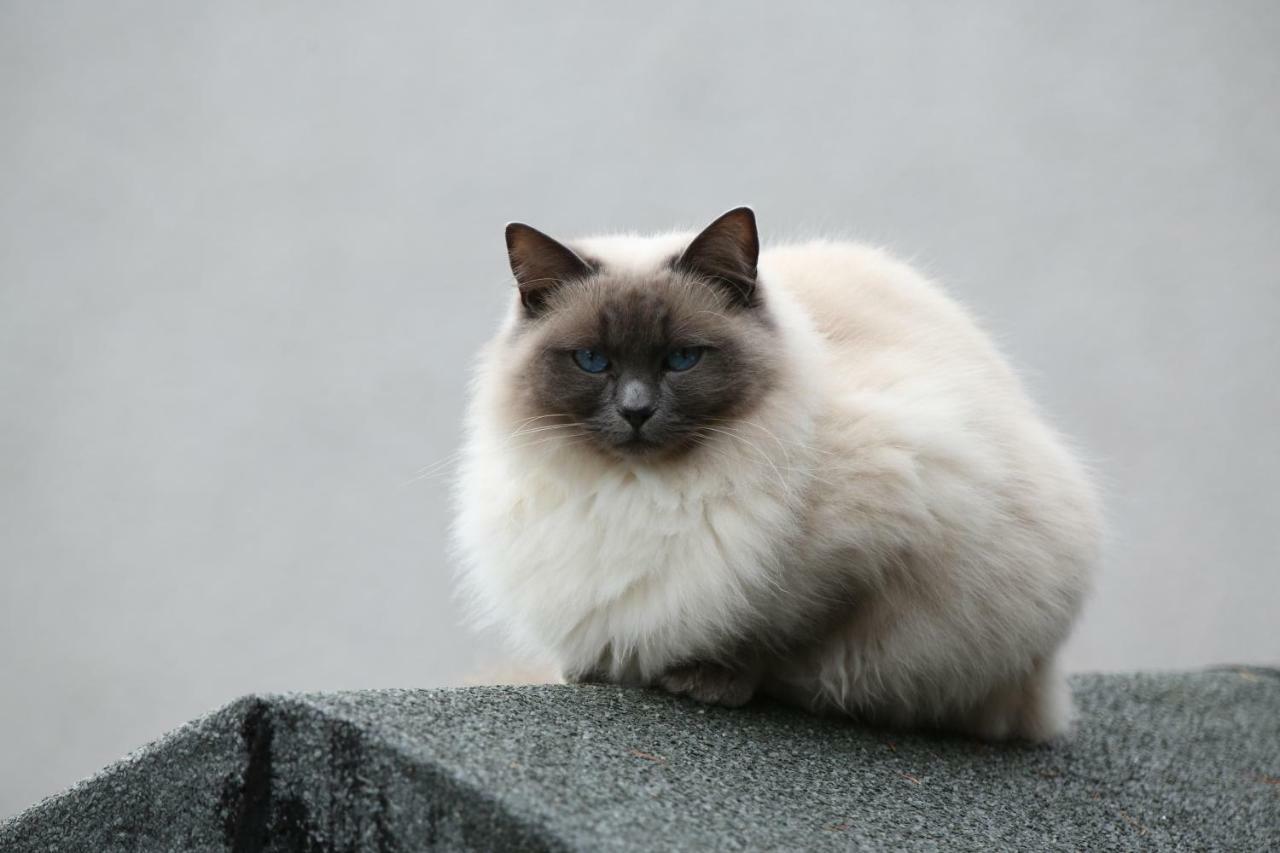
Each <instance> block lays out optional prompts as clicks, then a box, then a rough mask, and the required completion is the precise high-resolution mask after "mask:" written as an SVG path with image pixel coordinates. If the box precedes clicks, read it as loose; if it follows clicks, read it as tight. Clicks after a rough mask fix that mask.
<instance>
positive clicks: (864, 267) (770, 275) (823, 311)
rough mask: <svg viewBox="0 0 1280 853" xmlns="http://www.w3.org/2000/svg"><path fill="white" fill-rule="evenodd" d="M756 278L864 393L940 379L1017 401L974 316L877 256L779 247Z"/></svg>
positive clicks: (844, 245) (840, 247)
mask: <svg viewBox="0 0 1280 853" xmlns="http://www.w3.org/2000/svg"><path fill="white" fill-rule="evenodd" d="M760 272H761V277H762V278H763V279H764V280H765V282H766V283H767V285H768V287H769V288H770V289H772V290H780V291H783V292H785V293H786V294H787V295H789V296H790V297H791V298H792V299H793V300H794V301H795V302H796V303H798V304H799V305H800V306H801V307H802V308H803V310H804V312H805V314H806V315H807V317H808V320H809V321H810V322H811V323H812V325H813V326H814V327H815V328H816V330H817V331H818V332H819V334H820V335H821V336H822V338H823V339H824V341H825V343H826V345H827V348H828V350H829V353H830V355H831V356H832V359H833V362H834V363H833V364H831V365H830V367H831V368H832V369H834V370H836V371H837V372H844V370H842V368H843V369H846V370H849V371H850V372H851V375H850V377H849V378H850V379H851V380H854V381H856V382H857V384H860V385H862V386H863V387H866V386H868V385H877V384H879V385H885V386H887V385H889V384H897V383H899V382H901V381H902V380H903V379H908V380H909V379H911V378H912V377H917V378H922V377H924V376H926V375H928V374H934V375H936V371H942V372H945V373H951V374H954V376H955V378H957V379H959V378H962V377H963V378H964V379H966V380H967V381H963V382H961V383H960V384H962V385H967V384H968V382H969V381H974V380H977V381H981V382H983V383H984V384H985V385H986V387H987V388H988V389H989V390H990V389H991V387H992V384H993V383H994V384H995V385H996V386H999V387H1007V388H1008V390H1009V391H1011V392H1013V393H1015V395H1016V394H1017V380H1016V378H1015V377H1014V374H1013V372H1012V371H1011V370H1010V369H1009V367H1008V365H1007V363H1006V362H1005V360H1004V359H1003V357H1002V356H1001V355H1000V353H999V352H998V351H997V349H996V347H995V346H994V345H993V344H992V342H991V340H990V338H989V337H988V336H987V334H986V333H985V332H984V331H983V330H982V329H981V328H980V327H979V325H978V324H977V322H976V321H975V320H974V318H973V317H972V315H971V314H970V313H969V312H968V311H967V310H966V309H965V308H964V307H963V306H961V305H960V304H959V303H958V302H956V301H955V300H954V299H952V298H951V297H950V296H949V295H948V294H947V293H946V292H945V291H944V290H943V289H942V288H941V287H940V286H939V285H937V284H935V283H934V282H932V281H930V280H928V279H927V278H926V277H925V276H923V275H922V274H921V273H920V272H918V271H917V270H916V269H914V268H913V267H911V266H910V265H908V264H906V263H904V262H903V261H900V260H898V259H897V258H895V257H894V256H892V255H891V254H889V253H888V252H886V251H884V250H882V249H879V248H876V247H873V246H867V245H862V244H858V243H852V242H841V241H829V240H816V241H811V242H806V243H796V244H790V245H783V246H777V247H773V248H770V249H768V250H767V251H765V252H763V253H762V254H761V257H760Z"/></svg>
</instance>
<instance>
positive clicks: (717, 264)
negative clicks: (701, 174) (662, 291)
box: [676, 207, 760, 307]
mask: <svg viewBox="0 0 1280 853" xmlns="http://www.w3.org/2000/svg"><path fill="white" fill-rule="evenodd" d="M759 258H760V235H759V234H758V233H757V232H756V215H755V214H754V213H752V212H751V208H749V207H736V208H734V209H733V210H731V211H729V212H728V213H726V214H724V215H723V216H721V217H720V218H719V219H717V220H716V221H715V222H712V223H711V224H710V225H708V226H707V227H706V228H705V229H703V231H702V233H701V234H699V235H698V236H697V237H694V238H693V242H692V243H690V244H689V248H687V249H685V250H684V253H683V254H681V255H680V258H679V260H677V261H676V269H679V270H684V271H685V272H691V273H695V274H697V275H700V276H702V277H704V278H706V279H709V280H710V281H712V282H714V283H715V284H718V285H720V286H721V287H723V288H724V289H725V291H726V292H727V293H728V294H729V297H730V298H731V299H732V300H733V301H734V302H735V303H737V304H739V305H743V306H747V307H751V306H754V305H756V304H757V303H758V299H757V294H756V262H757V261H758V260H759Z"/></svg>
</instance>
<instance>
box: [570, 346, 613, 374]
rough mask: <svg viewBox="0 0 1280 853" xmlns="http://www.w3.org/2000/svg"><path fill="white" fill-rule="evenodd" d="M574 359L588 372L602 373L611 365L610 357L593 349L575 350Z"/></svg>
mask: <svg viewBox="0 0 1280 853" xmlns="http://www.w3.org/2000/svg"><path fill="white" fill-rule="evenodd" d="M573 360H574V361H576V362H577V363H578V367H581V368H582V369H583V370H585V371H586V372H587V373H602V372H603V371H604V369H605V368H606V367H608V366H609V359H607V358H605V357H604V355H603V354H602V353H600V352H597V351H596V350H593V349H580V350H574V351H573Z"/></svg>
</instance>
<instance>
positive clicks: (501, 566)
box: [455, 237, 1100, 740]
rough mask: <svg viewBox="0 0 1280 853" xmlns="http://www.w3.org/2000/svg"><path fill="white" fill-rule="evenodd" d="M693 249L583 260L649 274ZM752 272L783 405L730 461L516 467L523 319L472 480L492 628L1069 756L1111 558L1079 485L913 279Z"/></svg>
mask: <svg viewBox="0 0 1280 853" xmlns="http://www.w3.org/2000/svg"><path fill="white" fill-rule="evenodd" d="M682 240H683V241H687V238H682V237H671V238H663V239H654V240H645V239H640V238H606V239H602V240H596V241H589V242H587V243H584V244H582V245H583V246H584V247H585V249H586V252H587V254H588V255H590V256H591V257H593V258H601V259H604V263H605V264H606V266H609V265H612V266H613V267H614V268H624V269H625V270H626V271H627V272H628V273H629V274H641V273H643V271H644V270H645V269H658V268H659V267H660V265H661V264H662V263H663V259H664V258H667V257H669V256H670V254H671V253H672V252H673V251H678V250H679V248H680V246H682V245H683V243H682ZM760 269H761V288H762V291H763V298H764V300H765V304H766V305H767V306H768V308H769V310H770V311H771V312H772V322H774V323H775V324H776V327H777V335H778V344H777V362H778V364H777V370H778V377H777V381H776V382H775V384H774V387H773V389H772V390H771V391H769V393H768V394H767V395H766V396H765V398H764V399H763V400H762V401H761V402H760V403H759V405H758V406H756V408H755V409H754V410H753V411H751V412H750V413H746V414H743V415H742V416H741V420H740V422H739V423H737V425H736V426H735V427H734V429H736V430H738V431H739V433H740V436H739V438H734V437H733V436H731V435H727V434H726V435H714V434H713V435H712V436H711V438H714V439H715V440H714V442H712V444H711V446H710V447H705V448H702V449H701V450H700V451H698V452H695V453H690V454H688V455H687V456H684V457H681V458H680V459H678V460H672V461H669V462H648V461H644V460H636V461H632V462H627V461H626V460H619V459H616V458H608V457H606V456H604V455H602V454H600V453H597V452H587V451H585V450H584V449H583V447H582V446H580V445H575V444H574V442H573V440H564V441H561V440H557V439H556V438H555V437H554V435H553V436H552V437H551V438H548V439H546V440H542V441H539V442H538V443H536V444H535V445H533V446H527V445H521V444H520V443H519V442H515V443H513V442H512V440H511V438H510V436H511V435H512V432H513V431H514V430H516V429H517V428H518V427H519V425H520V423H521V421H522V420H523V419H524V418H527V417H528V413H527V412H526V411H524V410H522V409H520V407H519V406H518V405H516V404H515V403H514V402H513V401H514V400H516V398H517V396H518V388H517V387H516V383H515V382H514V381H513V377H515V376H516V375H517V371H516V368H514V367H513V366H512V365H513V364H519V363H520V361H521V359H522V358H523V357H525V354H524V353H522V352H521V350H520V342H519V335H516V334H514V333H513V329H514V323H515V322H516V318H515V316H514V315H513V318H512V320H511V321H510V322H509V323H508V325H507V327H506V328H505V330H504V331H503V332H502V333H500V335H499V336H498V338H497V339H496V340H495V341H494V342H493V343H492V344H491V345H490V347H489V349H488V350H487V352H486V355H485V357H484V360H483V362H482V365H481V368H480V371H479V374H478V377H477V382H476V385H475V389H474V391H475V393H474V395H473V399H472V406H471V410H470V416H469V417H470V419H469V424H468V440H467V446H466V449H465V451H464V460H463V464H462V471H461V476H460V480H459V491H458V516H457V521H456V528H455V534H456V543H457V545H458V548H459V554H460V557H461V565H462V573H461V579H462V582H463V587H464V589H465V590H466V591H467V592H468V594H469V597H470V600H471V602H472V603H473V606H474V609H475V612H476V613H477V616H478V618H479V619H480V620H481V621H487V622H491V623H496V624H498V625H501V626H502V627H504V628H505V629H506V630H507V631H508V633H509V634H510V635H511V636H512V637H513V638H514V639H515V640H516V641H517V642H518V643H519V644H520V645H521V646H523V647H524V648H525V649H526V650H527V651H529V652H530V653H532V654H533V655H536V656H541V657H547V658H551V659H552V660H554V661H555V662H556V663H557V664H558V665H559V666H560V668H561V670H562V672H564V673H565V674H566V675H568V676H569V677H571V678H581V679H587V680H595V679H603V680H607V681H612V682H619V683H628V684H655V685H658V686H662V687H665V688H666V689H668V690H671V691H672V692H676V693H681V694H684V695H690V696H692V697H693V698H697V699H701V700H703V701H710V702H720V703H723V704H734V703H736V702H737V701H738V700H739V699H741V698H742V697H743V695H744V692H752V691H754V690H756V689H757V688H758V689H759V690H761V691H764V692H767V693H769V694H771V695H773V696H775V697H778V698H781V699H784V700H786V701H790V702H794V703H796V704H799V705H802V706H805V707H808V708H810V709H812V710H815V711H819V712H833V711H834V712H840V713H848V714H852V715H855V716H858V717H860V718H863V719H867V720H871V721H874V722H881V723H885V724H889V725H895V726H920V725H924V726H937V727H942V728H947V729H952V730H959V731H963V732H967V733H971V734H974V735H977V736H980V737H986V738H992V739H1004V738H1027V739H1031V740H1048V739H1050V738H1053V737H1056V736H1059V735H1061V734H1062V733H1064V732H1065V731H1066V729H1067V727H1068V725H1069V722H1070V700H1069V696H1068V693H1067V689H1066V685H1065V682H1064V681H1063V679H1062V676H1061V674H1060V673H1059V672H1058V670H1057V667H1056V663H1055V660H1056V656H1057V653H1058V650H1059V647H1060V645H1061V643H1062V642H1063V641H1064V639H1065V637H1066V636H1067V634H1068V632H1069V630H1070V627H1071V625H1072V623H1073V621H1074V619H1075V617H1076V615H1077V613H1078V610H1079V608H1080V606H1081V603H1082V601H1083V599H1084V596H1085V594H1086V591H1087V589H1088V586H1089V578H1090V575H1091V574H1092V571H1093V569H1094V567H1095V565H1096V563H1097V560H1098V539H1099V526H1100V519H1099V515H1098V509H1097V506H1096V500H1095V497H1094V494H1093V490H1092V487H1091V485H1090V483H1089V481H1088V478H1087V476H1086V475H1085V473H1084V471H1083V469H1082V468H1081V466H1080V465H1079V464H1078V463H1077V462H1076V461H1075V459H1074V458H1073V456H1072V454H1071V453H1070V452H1069V451H1068V450H1067V449H1066V448H1065V446H1064V445H1063V443H1062V441H1061V440H1060V439H1059V438H1058V437H1057V435H1056V434H1055V433H1054V432H1053V431H1052V430H1051V429H1050V428H1048V427H1047V426H1046V425H1045V424H1044V422H1043V421H1042V420H1041V418H1040V417H1039V415H1038V414H1037V413H1036V411H1035V409H1034V407H1033V406H1032V405H1031V404H1030V402H1029V401H1028V400H1027V398H1026V396H1025V394H1024V392H1023V391H1022V389H1021V386H1020V384H1019V382H1018V380H1017V379H1016V377H1015V376H1014V374H1013V373H1012V372H1011V371H1010V370H1009V369H1008V367H1007V366H1006V365H1005V363H1004V361H1003V359H1002V358H1001V357H1000V356H999V354H998V353H997V352H996V351H995V349H994V348H993V347H992V346H991V344H990V343H989V341H988V339H987V338H986V337H985V336H984V335H983V334H982V333H981V331H980V330H979V329H978V328H977V327H976V325H974V324H973V323H972V321H971V320H970V319H969V318H968V316H967V314H965V312H964V311H963V310H962V309H961V308H959V307H958V306H957V305H955V303H953V302H951V301H950V300H949V299H948V298H947V297H946V296H945V295H944V294H943V293H942V292H941V291H940V290H938V289H937V288H936V287H934V286H933V285H931V284H930V283H928V282H927V281H925V280H923V279H922V278H920V277H919V276H918V275H916V274H915V273H914V272H913V271H911V270H910V269H909V268H907V267H905V266H904V265H902V264H899V263H897V262H896V261H893V260H892V259H890V258H888V257H887V256H885V255H883V254H882V253H880V252H877V251H874V250H870V249H865V248H862V247H856V246H849V245H842V244H830V243H816V244H809V245H806V246H796V247H785V248H781V249H777V250H774V251H773V252H770V253H765V254H764V255H762V256H761V258H760ZM742 436H746V437H748V440H743V439H742ZM744 649H747V650H749V653H748V654H745V655H744V653H743V650H744ZM699 666H703V668H701V669H700V668H698V667H699ZM726 673H729V674H733V675H736V676H739V677H738V678H737V680H734V679H731V678H729V677H727V675H726ZM748 687H749V688H750V691H748V690H747V688H748Z"/></svg>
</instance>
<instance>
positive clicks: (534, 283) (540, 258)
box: [507, 222, 593, 316]
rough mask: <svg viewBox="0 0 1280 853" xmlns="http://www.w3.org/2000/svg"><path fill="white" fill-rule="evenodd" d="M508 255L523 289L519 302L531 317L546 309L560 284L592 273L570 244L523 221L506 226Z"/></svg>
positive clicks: (517, 280) (513, 272)
mask: <svg viewBox="0 0 1280 853" xmlns="http://www.w3.org/2000/svg"><path fill="white" fill-rule="evenodd" d="M507 257H508V259H510V261H511V274H512V275H514V276H515V277H516V285H517V287H519V289H520V302H521V304H523V305H524V309H525V311H526V312H528V314H529V315H530V316H536V315H537V314H538V313H539V312H540V311H541V310H542V309H543V307H544V306H545V304H546V300H547V297H548V296H550V295H551V292H552V291H554V290H555V289H556V288H557V287H559V286H560V285H562V284H564V283H565V282H566V281H573V280H575V279H580V278H586V277H587V276H589V275H591V273H592V272H593V270H592V268H591V265H590V264H588V263H587V262H586V261H584V260H583V259H582V258H580V257H578V255H577V254H576V253H575V252H574V251H573V250H572V249H570V248H569V247H568V246H565V245H564V244H562V243H559V242H557V241H555V240H553V239H551V238H550V237H548V236H547V235H546V234H543V233H542V232H541V231H539V230H538V229H537V228H532V227H530V226H528V225H525V224H524V223H522V222H512V223H510V224H509V225H507Z"/></svg>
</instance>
